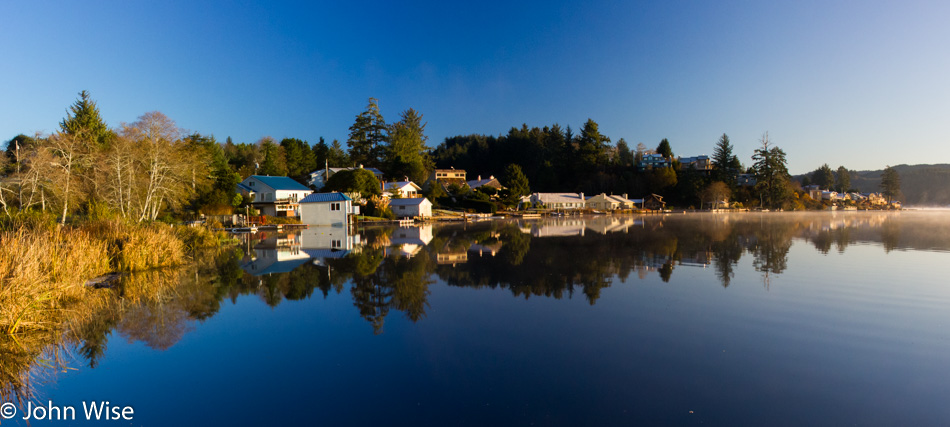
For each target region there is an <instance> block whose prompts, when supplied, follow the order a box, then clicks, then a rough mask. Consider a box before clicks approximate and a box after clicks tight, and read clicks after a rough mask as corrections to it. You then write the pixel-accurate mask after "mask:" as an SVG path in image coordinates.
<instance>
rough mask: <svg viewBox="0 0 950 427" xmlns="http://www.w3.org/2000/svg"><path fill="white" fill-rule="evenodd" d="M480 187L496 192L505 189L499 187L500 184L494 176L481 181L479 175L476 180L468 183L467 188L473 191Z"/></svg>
mask: <svg viewBox="0 0 950 427" xmlns="http://www.w3.org/2000/svg"><path fill="white" fill-rule="evenodd" d="M481 186H488V187H491V188H494V189H496V190H501V189H502V188H505V187H504V186H502V185H501V182H498V180H497V179H495V176H494V175H492V176H490V177H488V179H482V176H481V175H479V176H478V179H475V180H472V181H469V182H468V187H469V188H471V189H473V190H474V189H476V188H478V187H481Z"/></svg>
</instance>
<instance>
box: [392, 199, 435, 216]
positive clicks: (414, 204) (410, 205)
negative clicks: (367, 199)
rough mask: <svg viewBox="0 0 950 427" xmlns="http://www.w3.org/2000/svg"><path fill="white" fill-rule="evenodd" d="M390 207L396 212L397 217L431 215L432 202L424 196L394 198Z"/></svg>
mask: <svg viewBox="0 0 950 427" xmlns="http://www.w3.org/2000/svg"><path fill="white" fill-rule="evenodd" d="M389 208H390V209H392V211H393V213H394V214H396V218H416V217H421V218H425V217H431V216H432V202H430V201H429V199H426V198H424V197H418V198H412V199H392V200H391V201H390V202H389Z"/></svg>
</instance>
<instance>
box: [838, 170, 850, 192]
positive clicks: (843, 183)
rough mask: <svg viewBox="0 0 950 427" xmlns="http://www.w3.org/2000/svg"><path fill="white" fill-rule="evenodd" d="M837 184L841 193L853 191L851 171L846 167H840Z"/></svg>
mask: <svg viewBox="0 0 950 427" xmlns="http://www.w3.org/2000/svg"><path fill="white" fill-rule="evenodd" d="M835 183H836V187H837V189H836V190H837V191H838V192H839V193H844V192H845V191H848V190H850V189H851V171H849V170H848V169H847V168H846V167H844V166H838V171H837V173H835Z"/></svg>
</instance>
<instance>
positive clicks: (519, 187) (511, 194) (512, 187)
mask: <svg viewBox="0 0 950 427" xmlns="http://www.w3.org/2000/svg"><path fill="white" fill-rule="evenodd" d="M502 180H503V181H502V185H504V186H505V187H506V188H507V189H508V199H507V200H506V201H505V202H506V203H507V204H509V205H516V204H518V202H519V201H520V200H521V197H522V196H527V195H528V194H531V187H530V185H529V184H528V177H526V176H525V175H524V173H523V172H522V171H521V166H518V165H517V164H515V163H511V164H509V165H508V166H507V167H506V168H505V173H504V175H503V176H502Z"/></svg>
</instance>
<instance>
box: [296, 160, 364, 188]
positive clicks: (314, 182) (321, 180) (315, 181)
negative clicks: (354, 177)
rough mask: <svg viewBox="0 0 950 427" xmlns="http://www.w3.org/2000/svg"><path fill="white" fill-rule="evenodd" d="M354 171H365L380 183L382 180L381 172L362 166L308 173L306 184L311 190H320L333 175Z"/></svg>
mask: <svg viewBox="0 0 950 427" xmlns="http://www.w3.org/2000/svg"><path fill="white" fill-rule="evenodd" d="M356 169H366V170H368V171H370V172H372V173H373V176H375V177H376V179H378V180H379V181H380V182H382V180H383V172H382V171H380V170H379V169H376V168H364V167H363V165H360V166H359V167H355V168H326V169H320V170H318V171H313V172H310V180H309V181H308V182H307V184H308V185H310V186H311V187H313V188H316V189H317V190H320V189H321V188H323V186H324V185H326V184H327V179H329V178H330V177H331V176H333V175H335V174H336V173H337V172H339V171H347V170H356Z"/></svg>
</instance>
